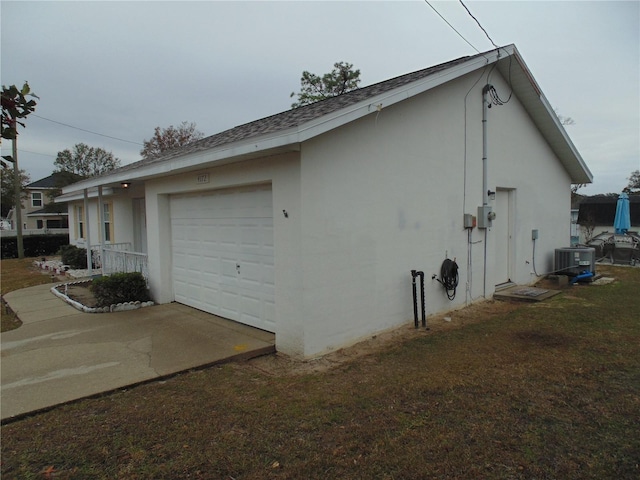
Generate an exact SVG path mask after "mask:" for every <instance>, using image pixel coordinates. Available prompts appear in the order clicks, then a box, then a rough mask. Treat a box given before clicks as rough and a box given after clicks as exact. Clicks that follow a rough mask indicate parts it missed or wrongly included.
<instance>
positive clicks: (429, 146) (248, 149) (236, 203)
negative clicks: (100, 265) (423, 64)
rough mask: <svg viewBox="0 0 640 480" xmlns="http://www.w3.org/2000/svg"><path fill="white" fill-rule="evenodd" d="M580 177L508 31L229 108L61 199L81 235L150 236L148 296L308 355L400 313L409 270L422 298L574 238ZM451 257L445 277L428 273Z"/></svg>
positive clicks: (480, 280) (120, 239)
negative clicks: (444, 54)
mask: <svg viewBox="0 0 640 480" xmlns="http://www.w3.org/2000/svg"><path fill="white" fill-rule="evenodd" d="M591 181H592V175H591V172H590V171H589V169H588V168H587V166H586V164H585V162H584V161H583V159H582V158H581V156H580V154H579V153H578V151H577V149H576V148H575V146H574V145H573V143H572V142H571V140H570V138H569V136H568V135H567V133H566V131H565V130H564V128H563V126H562V125H561V124H560V122H559V121H558V118H557V116H556V115H555V113H554V111H553V108H552V107H551V106H550V104H549V102H548V101H547V99H546V98H545V96H544V95H543V93H542V91H541V89H540V87H539V85H538V84H537V83H536V81H535V79H534V77H533V74H532V73H531V71H530V70H529V68H528V67H527V66H526V64H525V62H524V60H523V59H522V56H521V55H520V53H519V52H518V50H517V49H516V47H515V46H514V45H509V46H506V47H501V48H499V49H496V50H492V51H488V52H485V53H481V54H479V55H474V56H468V57H462V58H458V59H456V60H453V61H450V62H447V63H444V64H440V65H436V66H433V67H430V68H427V69H424V70H420V71H416V72H413V73H409V74H406V75H402V76H399V77H396V78H393V79H391V80H387V81H384V82H380V83H376V84H374V85H370V86H368V87H364V88H359V89H357V90H354V91H351V92H348V93H345V94H343V95H340V96H338V97H334V98H329V99H326V100H322V101H319V102H317V103H313V104H311V105H307V106H303V107H299V108H296V109H292V110H288V111H285V112H283V113H279V114H277V115H273V116H270V117H267V118H263V119H260V120H256V121H254V122H251V123H247V124H244V125H240V126H238V127H235V128H232V129H230V130H227V131H224V132H221V133H218V134H216V135H212V136H210V137H206V138H204V139H202V140H199V141H196V142H194V143H192V144H189V145H187V146H184V147H182V148H178V149H176V150H173V151H169V152H166V153H164V154H162V155H160V156H158V157H156V158H152V159H145V160H141V161H139V162H136V163H133V164H130V165H126V166H124V167H121V168H119V169H118V170H115V171H113V172H111V173H109V174H106V175H103V176H100V177H96V178H91V179H88V180H84V181H81V182H79V183H76V184H74V185H71V186H68V187H66V188H64V190H63V193H64V194H63V195H62V197H61V198H60V200H61V201H68V202H69V215H70V237H71V239H72V241H73V242H74V243H75V244H78V245H86V244H87V243H90V244H91V245H94V244H97V243H100V242H102V243H103V244H108V243H114V244H118V245H120V246H121V245H122V244H125V245H127V246H130V249H131V250H133V251H135V252H138V253H136V254H146V256H147V262H148V274H149V286H150V290H151V294H152V296H153V298H154V300H155V301H156V302H158V303H165V302H173V301H176V302H180V303H184V304H187V305H191V306H193V307H195V308H198V309H201V310H204V311H207V312H211V313H213V314H216V315H220V316H222V317H226V318H230V319H232V320H236V321H238V322H242V323H246V324H248V325H252V326H255V327H258V328H261V329H264V330H268V331H271V332H275V336H276V348H277V349H278V350H279V351H281V352H284V353H286V354H289V355H293V356H298V357H312V356H317V355H321V354H323V353H326V352H328V351H331V350H334V349H338V348H340V347H343V346H346V345H349V344H352V343H355V342H357V341H359V340H361V339H364V338H368V337H370V336H371V335H374V334H376V332H381V331H384V330H388V329H391V328H394V327H397V326H399V325H402V324H404V323H406V322H409V324H412V323H413V295H412V275H411V270H418V271H422V272H424V274H425V296H426V302H425V303H426V311H427V314H428V315H432V314H435V313H439V312H445V311H448V310H451V309H454V308H458V307H461V306H464V305H466V304H470V303H472V302H474V301H476V300H482V299H486V298H491V296H492V295H493V293H494V291H495V290H496V288H499V287H498V286H500V285H505V284H509V283H516V284H531V283H532V282H534V281H535V280H536V276H535V275H534V273H533V272H534V265H535V268H536V269H537V272H538V273H541V272H549V271H551V270H553V256H554V249H555V248H558V247H566V246H568V245H569V242H570V230H569V226H570V223H569V218H568V215H569V211H570V207H571V190H570V186H571V184H572V183H589V182H591ZM98 226H99V227H100V228H98ZM535 237H537V238H536V239H534V238H535ZM534 247H535V248H534ZM445 259H449V260H455V262H456V264H457V265H458V275H459V280H458V286H457V290H456V292H455V294H454V295H451V294H452V292H451V291H449V292H448V293H449V295H447V292H446V291H445V289H444V288H443V286H442V285H441V284H440V283H439V282H438V280H439V279H440V278H439V277H440V272H441V265H442V264H443V262H444V261H445ZM432 276H434V277H436V278H433V279H432ZM450 298H452V299H450Z"/></svg>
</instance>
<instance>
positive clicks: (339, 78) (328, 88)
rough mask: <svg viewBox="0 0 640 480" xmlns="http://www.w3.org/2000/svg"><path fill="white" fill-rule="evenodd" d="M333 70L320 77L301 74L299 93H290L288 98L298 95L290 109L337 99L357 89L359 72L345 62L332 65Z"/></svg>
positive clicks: (311, 74)
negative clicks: (331, 98) (332, 98)
mask: <svg viewBox="0 0 640 480" xmlns="http://www.w3.org/2000/svg"><path fill="white" fill-rule="evenodd" d="M333 67H334V68H333V70H331V72H329V73H325V74H324V75H323V76H322V77H320V76H318V75H316V74H314V73H310V72H307V71H304V72H302V77H301V78H300V92H299V93H297V94H296V92H291V95H290V97H294V96H296V95H298V101H297V102H295V103H292V104H291V108H298V107H302V106H303V105H308V104H310V103H314V102H317V101H319V100H324V99H325V98H330V97H337V96H338V95H342V94H343V93H347V92H350V91H351V90H355V89H356V88H358V84H359V83H360V70H353V65H352V64H351V63H347V62H338V63H334V64H333Z"/></svg>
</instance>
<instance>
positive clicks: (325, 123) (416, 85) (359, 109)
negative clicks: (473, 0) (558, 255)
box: [299, 52, 498, 142]
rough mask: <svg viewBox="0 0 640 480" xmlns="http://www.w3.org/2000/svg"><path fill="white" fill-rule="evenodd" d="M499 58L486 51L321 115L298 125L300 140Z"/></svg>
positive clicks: (422, 91) (424, 90)
mask: <svg viewBox="0 0 640 480" xmlns="http://www.w3.org/2000/svg"><path fill="white" fill-rule="evenodd" d="M497 60H498V54H497V53H493V52H492V53H491V54H487V55H486V56H485V57H478V58H474V59H473V60H470V61H468V62H464V63H461V64H460V65H456V66H454V67H449V68H447V69H445V70H443V71H442V72H439V73H435V74H432V75H429V76H427V77H425V78H423V79H421V80H416V81H415V82H412V83H410V84H408V85H404V86H402V87H399V88H397V89H395V90H390V91H388V92H384V93H381V94H380V95H377V96H375V97H371V98H368V99H366V100H364V101H362V102H360V103H358V104H355V105H352V106H350V107H348V108H346V109H343V110H340V111H338V112H335V113H332V114H330V115H326V116H324V117H321V118H318V119H316V120H313V121H311V122H308V123H306V124H304V125H301V126H300V128H299V131H300V140H299V141H300V142H303V141H305V140H309V139H311V138H313V137H315V136H318V135H320V134H322V133H326V132H328V131H329V130H333V129H334V128H338V127H340V126H342V125H344V124H346V123H350V122H352V121H354V120H357V119H359V118H362V117H364V116H366V115H369V114H370V113H374V112H378V111H379V110H381V109H384V108H386V107H389V106H391V105H393V104H395V103H398V102H401V101H403V100H406V99H408V98H411V97H413V96H415V95H419V94H421V93H424V92H426V91H428V90H431V89H433V88H436V87H438V86H440V85H442V84H445V83H447V82H449V81H451V80H455V79H456V78H459V77H462V76H463V75H466V74H468V73H471V72H473V71H475V70H478V69H479V68H483V67H485V66H486V65H489V64H491V63H493V62H495V61H497Z"/></svg>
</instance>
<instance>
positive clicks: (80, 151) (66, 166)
mask: <svg viewBox="0 0 640 480" xmlns="http://www.w3.org/2000/svg"><path fill="white" fill-rule="evenodd" d="M53 165H54V166H55V167H56V172H69V173H75V174H76V175H81V176H82V177H95V176H96V175H102V174H103V173H107V172H110V171H111V170H114V169H116V168H118V167H119V166H120V159H118V158H116V157H114V156H113V154H112V153H111V152H107V151H106V150H104V149H102V148H94V147H90V146H89V145H86V144H84V143H78V144H76V145H75V146H74V147H73V151H71V150H69V149H65V150H63V151H62V152H58V156H57V157H56V159H55V161H54V162H53Z"/></svg>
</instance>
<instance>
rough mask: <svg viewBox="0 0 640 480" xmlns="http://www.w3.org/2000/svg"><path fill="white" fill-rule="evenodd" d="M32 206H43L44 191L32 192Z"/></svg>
mask: <svg viewBox="0 0 640 480" xmlns="http://www.w3.org/2000/svg"><path fill="white" fill-rule="evenodd" d="M31 206H32V207H41V206H42V192H31Z"/></svg>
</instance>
